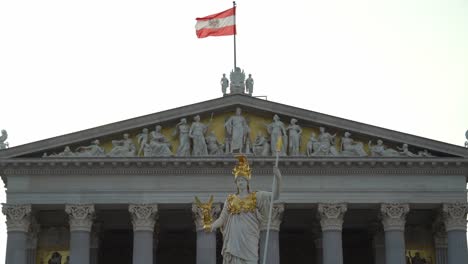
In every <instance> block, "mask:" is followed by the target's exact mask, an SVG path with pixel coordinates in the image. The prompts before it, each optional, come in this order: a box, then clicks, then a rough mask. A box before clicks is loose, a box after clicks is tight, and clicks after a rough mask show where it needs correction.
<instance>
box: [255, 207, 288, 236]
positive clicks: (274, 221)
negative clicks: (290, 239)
mask: <svg viewBox="0 0 468 264" xmlns="http://www.w3.org/2000/svg"><path fill="white" fill-rule="evenodd" d="M268 213H269V212H267V215H265V216H263V219H262V222H261V225H260V230H267V229H268ZM283 213H284V203H277V204H273V210H272V212H271V223H270V230H276V231H279V230H280V225H281V221H283Z"/></svg>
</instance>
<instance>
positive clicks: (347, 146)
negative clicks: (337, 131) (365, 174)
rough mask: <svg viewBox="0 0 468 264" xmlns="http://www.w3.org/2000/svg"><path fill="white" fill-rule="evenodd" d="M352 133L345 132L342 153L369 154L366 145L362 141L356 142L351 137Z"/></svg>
mask: <svg viewBox="0 0 468 264" xmlns="http://www.w3.org/2000/svg"><path fill="white" fill-rule="evenodd" d="M350 136H351V133H349V132H345V133H344V137H342V138H341V155H343V156H361V157H363V156H367V152H366V151H365V150H364V145H363V144H362V143H361V142H355V141H354V140H353V139H352V138H350Z"/></svg>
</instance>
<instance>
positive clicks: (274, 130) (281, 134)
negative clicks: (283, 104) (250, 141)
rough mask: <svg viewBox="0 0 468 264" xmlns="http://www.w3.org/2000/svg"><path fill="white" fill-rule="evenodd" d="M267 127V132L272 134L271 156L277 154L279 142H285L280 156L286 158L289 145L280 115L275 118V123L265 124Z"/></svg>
mask: <svg viewBox="0 0 468 264" xmlns="http://www.w3.org/2000/svg"><path fill="white" fill-rule="evenodd" d="M265 125H266V127H267V131H268V133H269V134H270V139H271V140H270V141H271V144H270V148H271V154H272V155H275V153H276V144H277V143H278V140H280V138H281V140H282V141H283V147H282V149H281V152H280V155H282V156H285V155H286V145H287V142H288V140H287V138H288V136H287V135H286V128H285V127H284V123H283V122H281V121H280V118H279V116H278V115H274V116H273V122H271V123H270V124H265Z"/></svg>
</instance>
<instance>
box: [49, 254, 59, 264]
mask: <svg viewBox="0 0 468 264" xmlns="http://www.w3.org/2000/svg"><path fill="white" fill-rule="evenodd" d="M47 264H62V255H60V253H58V252H54V253H52V256H51V257H50V259H49V261H47Z"/></svg>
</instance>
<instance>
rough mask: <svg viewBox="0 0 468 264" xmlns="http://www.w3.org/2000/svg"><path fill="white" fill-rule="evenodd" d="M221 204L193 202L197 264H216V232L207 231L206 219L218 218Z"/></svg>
mask: <svg viewBox="0 0 468 264" xmlns="http://www.w3.org/2000/svg"><path fill="white" fill-rule="evenodd" d="M220 211H221V205H220V204H212V205H211V207H210V206H209V204H196V203H193V204H192V213H193V220H194V222H195V230H196V231H197V264H216V232H205V230H204V229H203V225H204V221H203V220H204V219H205V218H207V217H208V218H211V219H213V220H214V219H216V218H217V217H218V215H219V212H220Z"/></svg>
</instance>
